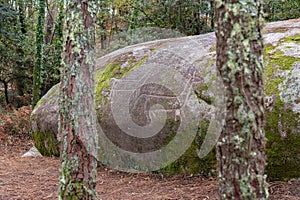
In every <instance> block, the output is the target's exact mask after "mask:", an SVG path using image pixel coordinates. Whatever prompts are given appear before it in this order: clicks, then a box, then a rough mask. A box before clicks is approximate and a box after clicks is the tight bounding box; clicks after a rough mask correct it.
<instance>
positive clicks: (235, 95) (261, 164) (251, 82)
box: [215, 0, 268, 200]
mask: <svg viewBox="0 0 300 200" xmlns="http://www.w3.org/2000/svg"><path fill="white" fill-rule="evenodd" d="M262 9H263V8H262V0H248V1H242V0H216V11H215V13H216V36H217V63H216V64H217V69H218V72H219V74H220V76H221V78H222V81H223V83H224V86H225V91H226V100H225V101H226V102H225V104H226V109H227V112H226V117H225V126H224V127H223V130H222V132H221V136H220V138H219V142H218V144H217V160H218V171H219V192H220V197H221V199H226V200H227V199H249V200H250V199H251V200H254V199H267V196H268V192H267V183H266V176H265V175H264V169H265V164H266V160H265V133H264V128H263V125H264V93H263V77H262V76H263V57H262V49H263V44H262V35H261V30H262V24H263V19H262V15H263V13H262Z"/></svg>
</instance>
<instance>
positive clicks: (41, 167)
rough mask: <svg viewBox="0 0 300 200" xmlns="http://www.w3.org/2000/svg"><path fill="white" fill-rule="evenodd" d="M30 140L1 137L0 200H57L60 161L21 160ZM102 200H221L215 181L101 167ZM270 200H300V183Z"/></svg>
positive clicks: (274, 190)
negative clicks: (133, 172) (127, 171)
mask: <svg viewBox="0 0 300 200" xmlns="http://www.w3.org/2000/svg"><path fill="white" fill-rule="evenodd" d="M32 145H33V143H32V141H31V140H30V139H26V138H25V139H24V138H22V139H20V138H14V137H11V136H9V137H6V136H3V135H0V152H1V154H0V200H8V199H9V200H11V199H57V189H58V176H59V164H60V163H59V162H60V161H59V158H49V157H42V158H32V157H25V158H22V157H21V156H22V155H23V154H24V153H25V152H26V151H27V150H29V149H30V148H31V147H32ZM96 189H97V192H98V198H99V199H104V200H109V199H113V200H114V199H145V200H147V199H153V200H156V199H163V200H165V199H168V200H175V199H188V200H190V199H200V200H214V199H218V190H217V181H216V180H215V179H214V178H204V177H195V176H182V175H176V176H171V177H165V176H163V175H160V174H152V175H149V174H132V173H124V172H118V171H115V170H112V169H108V168H106V167H103V166H102V167H99V169H98V177H97V188H96ZM269 190H270V194H271V195H270V198H269V199H276V200H277V199H278V200H279V199H280V200H299V199H300V182H272V183H270V184H269Z"/></svg>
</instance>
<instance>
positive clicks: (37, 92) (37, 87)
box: [32, 0, 46, 105]
mask: <svg viewBox="0 0 300 200" xmlns="http://www.w3.org/2000/svg"><path fill="white" fill-rule="evenodd" d="M45 6H46V0H39V15H38V23H37V27H36V64H35V66H34V68H33V90H32V99H33V100H32V105H35V104H36V103H37V102H38V100H39V98H40V96H41V85H42V75H41V73H42V68H43V45H44V25H45Z"/></svg>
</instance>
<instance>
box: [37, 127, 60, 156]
mask: <svg viewBox="0 0 300 200" xmlns="http://www.w3.org/2000/svg"><path fill="white" fill-rule="evenodd" d="M32 136H33V140H34V146H35V147H36V148H37V149H38V150H39V152H40V153H41V154H42V155H43V156H59V144H58V141H57V139H56V137H55V136H54V135H53V134H52V133H50V131H43V132H39V131H37V132H35V133H33V135H32Z"/></svg>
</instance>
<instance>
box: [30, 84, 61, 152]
mask: <svg viewBox="0 0 300 200" xmlns="http://www.w3.org/2000/svg"><path fill="white" fill-rule="evenodd" d="M58 94H59V85H55V86H53V87H52V88H51V89H50V90H49V91H48V93H47V94H46V95H45V96H43V97H42V98H41V99H40V100H39V102H38V103H37V105H36V106H35V108H34V110H33V111H32V113H31V116H30V121H31V129H32V132H33V140H34V145H35V146H36V148H37V149H38V150H39V151H40V153H41V154H42V155H44V156H51V155H54V156H59V152H60V151H59V141H58V135H57V134H58V111H59V109H58V96H59V95H58Z"/></svg>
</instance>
